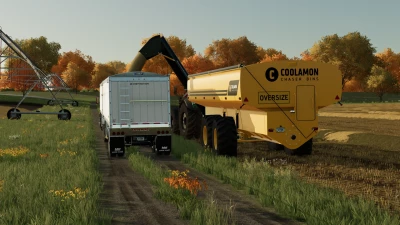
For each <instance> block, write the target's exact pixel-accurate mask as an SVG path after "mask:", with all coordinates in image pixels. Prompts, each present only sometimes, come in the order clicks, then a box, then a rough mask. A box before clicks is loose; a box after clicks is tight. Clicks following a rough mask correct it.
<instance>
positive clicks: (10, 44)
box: [0, 28, 78, 120]
mask: <svg viewBox="0 0 400 225" xmlns="http://www.w3.org/2000/svg"><path fill="white" fill-rule="evenodd" d="M0 39H1V40H2V41H3V42H4V43H6V45H7V47H6V48H5V49H2V48H0V69H9V68H6V67H1V63H2V62H4V61H5V60H7V59H10V58H17V59H20V60H21V61H20V63H21V62H25V63H27V64H28V65H29V66H30V67H31V69H32V70H33V71H34V73H35V74H32V75H21V74H8V79H9V80H12V79H13V78H14V77H18V76H28V77H30V78H29V79H27V80H26V81H25V82H22V83H23V84H24V85H30V88H29V89H28V91H27V92H26V93H25V94H24V96H23V97H22V99H21V100H20V101H19V102H18V103H17V105H16V106H15V107H14V108H11V109H10V110H9V111H8V112H7V118H8V119H20V118H21V114H57V116H58V119H60V120H70V119H71V112H70V111H69V110H67V109H64V108H63V106H62V104H63V103H65V101H64V102H63V101H62V100H58V99H57V98H56V94H57V93H59V91H60V90H62V89H66V90H67V89H68V86H67V85H66V83H65V82H64V81H63V80H62V79H61V78H60V77H59V76H58V75H57V74H51V75H46V74H45V73H44V72H43V71H42V70H41V69H39V68H38V67H37V66H36V64H35V63H34V62H33V61H32V60H31V59H30V58H29V57H28V56H27V55H26V54H25V52H24V51H23V50H22V49H21V48H20V47H19V46H18V45H17V44H16V43H15V42H14V41H13V40H12V39H11V38H10V37H9V36H8V35H7V34H5V33H4V32H3V31H2V29H1V28H0ZM1 40H0V47H1ZM8 49H11V50H12V51H13V52H14V53H15V54H16V55H11V54H10V55H7V56H3V53H4V52H6V51H7V50H8ZM3 58H5V59H4V60H3ZM23 69H29V68H13V70H17V71H18V70H23ZM54 77H55V78H56V79H58V80H59V81H60V82H61V85H62V87H57V86H56V85H54V80H53V78H54ZM49 83H52V84H53V86H49ZM38 85H40V86H41V87H44V88H46V89H47V91H49V92H50V94H51V95H52V97H53V98H52V99H51V100H49V101H48V104H51V103H54V102H55V103H57V104H58V105H59V106H60V108H61V110H60V111H59V112H40V111H35V112H20V111H19V110H18V109H17V108H18V107H19V106H20V105H21V103H22V102H23V101H24V100H25V98H26V97H27V96H28V94H29V93H30V92H31V91H32V90H33V89H34V88H35V87H36V86H38ZM52 88H55V89H59V90H58V92H57V93H56V94H54V93H53V91H52V90H51V89H52ZM68 93H69V92H68ZM69 95H70V96H71V99H72V101H71V102H70V103H72V105H73V106H78V102H77V101H75V100H73V98H72V95H71V94H70V93H69ZM53 105H54V104H53Z"/></svg>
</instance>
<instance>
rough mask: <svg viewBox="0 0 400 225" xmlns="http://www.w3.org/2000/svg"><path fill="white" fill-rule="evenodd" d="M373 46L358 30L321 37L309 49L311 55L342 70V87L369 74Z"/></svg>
mask: <svg viewBox="0 0 400 225" xmlns="http://www.w3.org/2000/svg"><path fill="white" fill-rule="evenodd" d="M375 52H376V50H375V48H373V47H372V44H371V43H370V40H369V39H368V38H367V37H366V36H362V35H361V34H360V33H359V32H352V33H348V34H346V35H345V36H343V37H339V36H338V35H337V34H333V35H327V36H325V37H323V38H322V39H321V40H320V41H319V42H318V43H316V44H314V46H313V47H312V48H311V50H310V55H311V57H312V58H313V59H314V60H316V61H322V62H326V63H331V64H334V65H337V66H338V67H339V69H340V70H341V72H342V88H344V85H345V84H346V82H348V81H350V80H351V79H353V78H354V79H356V80H363V79H365V77H367V76H368V75H369V74H370V71H371V68H372V65H373V64H374V63H375V60H376V59H375V56H374V53H375Z"/></svg>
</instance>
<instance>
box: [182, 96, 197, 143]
mask: <svg viewBox="0 0 400 225" xmlns="http://www.w3.org/2000/svg"><path fill="white" fill-rule="evenodd" d="M200 127H201V112H200V110H196V109H194V110H192V109H189V108H187V107H186V105H185V104H182V105H181V108H180V110H179V130H180V135H181V136H183V137H184V138H185V139H192V138H195V139H197V138H199V136H200Z"/></svg>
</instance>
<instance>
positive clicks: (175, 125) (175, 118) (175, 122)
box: [171, 106, 180, 135]
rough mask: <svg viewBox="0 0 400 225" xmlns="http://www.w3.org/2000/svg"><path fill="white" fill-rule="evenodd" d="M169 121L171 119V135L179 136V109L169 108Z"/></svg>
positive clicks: (175, 107) (176, 107)
mask: <svg viewBox="0 0 400 225" xmlns="http://www.w3.org/2000/svg"><path fill="white" fill-rule="evenodd" d="M171 119H172V133H173V134H177V135H179V131H180V128H179V107H178V106H172V107H171Z"/></svg>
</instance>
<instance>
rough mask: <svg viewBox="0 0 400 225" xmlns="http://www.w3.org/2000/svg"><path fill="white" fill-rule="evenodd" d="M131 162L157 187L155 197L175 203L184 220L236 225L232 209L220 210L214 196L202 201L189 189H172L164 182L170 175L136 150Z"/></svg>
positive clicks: (216, 224)
mask: <svg viewBox="0 0 400 225" xmlns="http://www.w3.org/2000/svg"><path fill="white" fill-rule="evenodd" d="M131 149H132V148H131ZM129 161H130V164H131V166H132V167H133V168H134V169H135V170H136V171H138V172H139V173H141V174H142V175H143V176H145V177H146V178H147V179H148V180H149V181H150V182H151V183H152V184H153V185H155V186H156V187H157V189H156V191H155V197H156V198H158V199H161V200H163V201H165V202H170V203H173V204H174V205H175V206H176V207H177V209H178V211H179V213H180V217H181V218H182V219H187V220H190V223H191V224H196V225H197V224H198V225H200V224H201V225H203V224H210V225H219V224H221V225H222V224H224V225H225V224H234V221H233V220H232V219H233V216H232V213H233V210H232V208H228V209H223V208H220V207H219V206H218V205H217V204H216V201H215V200H214V199H213V196H212V195H209V196H208V198H207V199H206V200H204V201H202V200H199V199H198V198H197V197H196V195H193V194H191V193H190V191H189V190H187V189H182V188H178V189H175V188H173V187H171V186H170V185H169V184H168V183H166V182H165V181H164V178H166V177H168V176H169V175H170V173H169V172H168V171H166V170H165V169H162V168H161V167H160V166H158V165H156V164H155V163H154V162H153V161H152V160H151V159H150V158H148V157H146V156H143V155H142V154H140V153H139V152H137V151H135V150H134V152H131V153H129Z"/></svg>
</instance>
